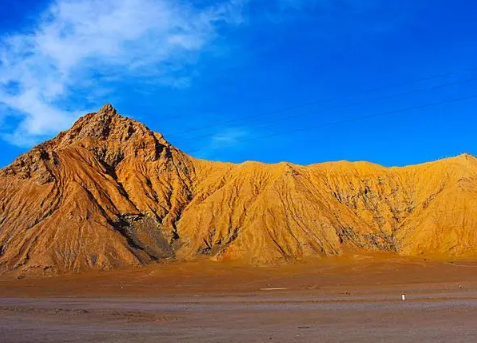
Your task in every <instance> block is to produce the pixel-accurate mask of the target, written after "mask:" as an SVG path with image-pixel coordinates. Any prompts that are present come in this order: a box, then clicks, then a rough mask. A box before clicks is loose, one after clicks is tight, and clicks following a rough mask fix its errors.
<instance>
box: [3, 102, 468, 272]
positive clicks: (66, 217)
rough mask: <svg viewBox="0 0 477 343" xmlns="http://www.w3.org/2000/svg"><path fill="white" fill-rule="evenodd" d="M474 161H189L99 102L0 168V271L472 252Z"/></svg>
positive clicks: (463, 254) (465, 254)
mask: <svg viewBox="0 0 477 343" xmlns="http://www.w3.org/2000/svg"><path fill="white" fill-rule="evenodd" d="M476 202H477V160H476V159H475V158H474V157H472V156H470V155H462V156H459V157H456V158H451V159H446V160H441V161H437V162H432V163H427V164H423V165H418V166H410V167H404V168H384V167H381V166H379V165H375V164H370V163H364V162H358V163H349V162H335V163H324V164H317V165H311V166H298V165H293V164H290V163H280V164H276V165H268V164H262V163H256V162H246V163H243V164H230V163H217V162H208V161H203V160H197V159H195V158H193V157H190V156H188V155H186V154H184V153H182V152H181V151H180V150H178V149H176V148H175V147H173V146H171V145H170V144H169V143H168V142H167V141H166V140H165V139H164V137H163V136H162V135H160V134H158V133H154V132H152V131H151V130H149V129H148V128H147V127H146V126H144V125H143V124H141V123H138V122H136V121H134V120H131V119H128V118H125V117H122V116H120V115H118V114H117V113H116V110H115V109H114V108H113V107H112V106H111V105H106V106H105V107H103V108H102V109H101V110H100V111H98V112H97V113H91V114H87V115H86V116H84V117H82V118H81V119H79V120H78V121H77V122H76V123H75V124H74V126H73V127H72V128H71V129H70V130H68V131H66V132H62V133H60V134H59V135H58V136H57V137H56V138H54V139H52V140H50V141H47V142H45V143H43V144H41V145H39V146H37V147H35V148H33V149H32V150H31V151H30V152H28V153H26V154H24V155H22V156H20V157H18V158H17V159H16V160H15V161H14V162H13V163H12V164H11V165H10V166H8V167H6V168H4V169H2V170H1V171H0V270H2V271H6V270H22V271H28V272H32V273H55V272H68V271H86V270H92V269H112V268H118V267H123V266H139V265H144V264H148V263H152V262H154V261H164V260H167V259H176V260H186V259H194V258H197V257H198V256H206V257H209V258H211V259H215V260H225V259H240V260H244V261H246V262H249V263H251V264H263V263H274V262H277V261H293V260H297V259H302V258H306V257H309V256H321V257H326V256H336V255H342V254H346V253H348V252H353V253H359V252H365V251H366V252H368V251H392V252H396V253H399V254H403V255H412V256H416V255H422V256H429V257H452V258H455V257H471V258H473V257H475V256H477V235H476V233H477V216H476V214H477V211H476V209H477V206H476V205H477V203H476Z"/></svg>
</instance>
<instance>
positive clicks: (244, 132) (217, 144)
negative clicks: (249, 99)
mask: <svg viewBox="0 0 477 343" xmlns="http://www.w3.org/2000/svg"><path fill="white" fill-rule="evenodd" d="M251 136H252V132H251V131H250V129H249V128H247V127H228V128H222V129H220V130H219V131H217V132H216V133H215V134H213V135H212V136H211V137H209V138H208V142H205V143H204V145H203V146H202V147H201V148H200V149H197V150H194V151H193V153H194V155H195V156H198V157H200V158H211V157H214V156H216V153H217V151H219V150H222V149H224V148H225V149H231V148H232V149H237V148H238V147H241V146H244V144H242V141H243V140H246V139H247V138H248V137H251Z"/></svg>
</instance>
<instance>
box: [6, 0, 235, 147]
mask: <svg viewBox="0 0 477 343" xmlns="http://www.w3.org/2000/svg"><path fill="white" fill-rule="evenodd" d="M241 6H242V2H241V1H237V0H235V1H229V2H225V3H221V4H218V5H214V6H211V7H201V8H197V7H194V6H192V5H191V4H187V3H184V2H181V1H176V0H57V1H55V2H53V3H52V5H51V6H50V7H49V8H48V9H47V10H46V12H45V13H43V15H42V16H41V18H40V20H39V22H38V24H37V26H36V27H35V28H34V29H33V30H32V31H30V32H29V33H21V34H10V35H5V36H3V37H1V38H0V103H2V104H3V105H5V106H7V107H8V108H9V109H10V110H11V112H12V113H14V114H15V115H17V117H18V125H17V127H16V128H15V129H14V131H13V132H8V133H5V132H4V133H3V134H4V137H7V138H8V139H9V140H10V142H12V143H13V144H17V145H25V146H28V145H31V144H32V143H33V142H35V141H36V140H38V139H39V138H42V137H43V136H44V135H50V134H54V133H56V132H58V131H59V130H62V129H65V128H67V127H68V126H69V125H70V124H71V122H72V121H73V120H74V119H75V118H76V117H77V116H78V115H79V113H78V112H75V111H69V110H68V109H67V108H66V107H65V106H64V105H65V100H66V99H68V97H69V96H70V95H71V94H72V93H74V92H77V91H78V90H79V89H88V88H89V87H90V86H91V84H92V83H98V82H100V81H103V82H105V83H109V84H110V83H111V82H114V81H115V80H118V79H120V78H123V77H125V76H127V75H129V74H130V75H134V77H136V78H137V77H144V78H154V79H155V80H156V82H158V83H163V84H168V85H170V86H172V87H186V86H187V84H188V82H189V80H188V79H187V77H186V76H180V77H175V73H174V71H177V70H179V69H180V68H181V67H182V66H183V65H186V64H187V63H189V60H190V58H191V56H193V55H194V54H196V53H198V52H200V51H201V50H202V49H203V48H204V47H205V46H206V45H207V44H208V43H210V42H211V41H212V40H213V39H214V38H215V37H216V35H217V30H216V24H217V23H219V22H227V23H232V24H235V23H239V22H240V21H241ZM65 108H66V109H65ZM79 110H85V109H83V108H79ZM81 112H82V111H81Z"/></svg>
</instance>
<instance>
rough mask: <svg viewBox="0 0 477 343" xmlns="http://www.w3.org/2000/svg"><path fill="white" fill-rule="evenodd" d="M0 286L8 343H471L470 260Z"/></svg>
mask: <svg viewBox="0 0 477 343" xmlns="http://www.w3.org/2000/svg"><path fill="white" fill-rule="evenodd" d="M0 289H1V298H0V337H1V339H0V341H1V342H7V343H10V342H227V343H230V342H476V341H477V263H473V262H465V261H454V262H451V261H449V262H428V261H423V260H418V259H414V260H404V259H399V258H390V259H387V260H382V259H376V258H373V257H367V258H355V259H349V260H345V259H340V260H329V261H325V262H323V261H321V262H319V263H318V261H308V262H306V263H299V264H294V265H289V266H276V267H267V268H250V267H245V266H240V265H235V264H217V263H211V262H195V263H187V264H175V263H171V264H168V265H155V266H150V267H145V268H140V269H132V270H123V271H115V272H104V273H96V274H88V275H65V276H57V277H50V278H33V277H29V276H27V277H25V278H22V279H20V280H18V279H17V276H16V275H7V276H3V277H2V279H1V280H0ZM403 292H404V293H405V294H406V296H407V300H406V301H402V300H401V294H402V293H403Z"/></svg>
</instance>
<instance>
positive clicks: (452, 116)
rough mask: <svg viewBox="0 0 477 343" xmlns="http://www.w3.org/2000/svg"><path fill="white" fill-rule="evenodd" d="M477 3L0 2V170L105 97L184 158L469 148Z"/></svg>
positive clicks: (323, 156) (356, 155)
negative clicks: (156, 132)
mask: <svg viewBox="0 0 477 343" xmlns="http://www.w3.org/2000/svg"><path fill="white" fill-rule="evenodd" d="M476 14H477V3H475V2H474V1H470V0H467V1H463V0H454V1H448V0H432V1H431V0H422V1H415V0H386V1H378V0H360V1H356V0H229V1H213V0H199V1H189V2H187V1H176V0H101V1H99V0H75V1H73V0H57V1H50V0H23V1H10V0H0V123H1V129H0V137H1V140H0V145H1V148H2V154H1V155H0V166H5V165H7V164H9V163H10V162H11V161H12V160H13V159H14V158H15V157H16V156H17V155H18V154H20V153H22V152H25V151H27V150H29V149H30V148H31V147H32V146H33V145H34V144H36V143H39V142H41V141H43V140H45V139H47V138H51V137H53V136H55V135H56V134H57V133H58V132H59V131H61V130H65V129H67V128H68V127H69V126H70V125H71V124H72V123H73V122H74V120H75V119H77V118H78V117H79V116H80V115H82V114H84V113H87V112H91V111H94V110H97V109H98V108H99V107H101V106H102V105H103V104H104V103H112V104H113V105H114V106H115V107H116V108H117V109H118V111H119V112H120V113H122V114H124V115H127V116H130V117H133V118H135V119H137V120H140V121H142V122H144V123H145V124H146V125H148V126H149V127H150V128H151V129H153V130H154V131H158V132H162V133H163V134H164V135H165V136H166V138H167V139H169V141H171V142H172V143H173V144H175V145H176V146H177V147H179V148H181V149H182V150H184V151H185V152H188V153H190V154H191V155H194V156H197V157H201V158H207V159H212V160H221V161H232V162H242V161H244V160H258V161H263V162H279V161H290V162H294V163H300V164H309V163H316V162H322V161H330V160H343V159H345V160H352V161H355V160H368V161H372V162H376V163H380V164H384V165H405V164H413V163H419V162H425V161H429V160H435V159H438V158H442V157H446V156H453V155H457V154H460V153H463V152H469V153H472V154H474V155H476V154H477V140H476V133H477V132H476V128H477V116H476V111H475V109H476V105H477V59H476V56H477V37H476V34H475V33H476V32H477V21H476V20H475V15H476Z"/></svg>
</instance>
